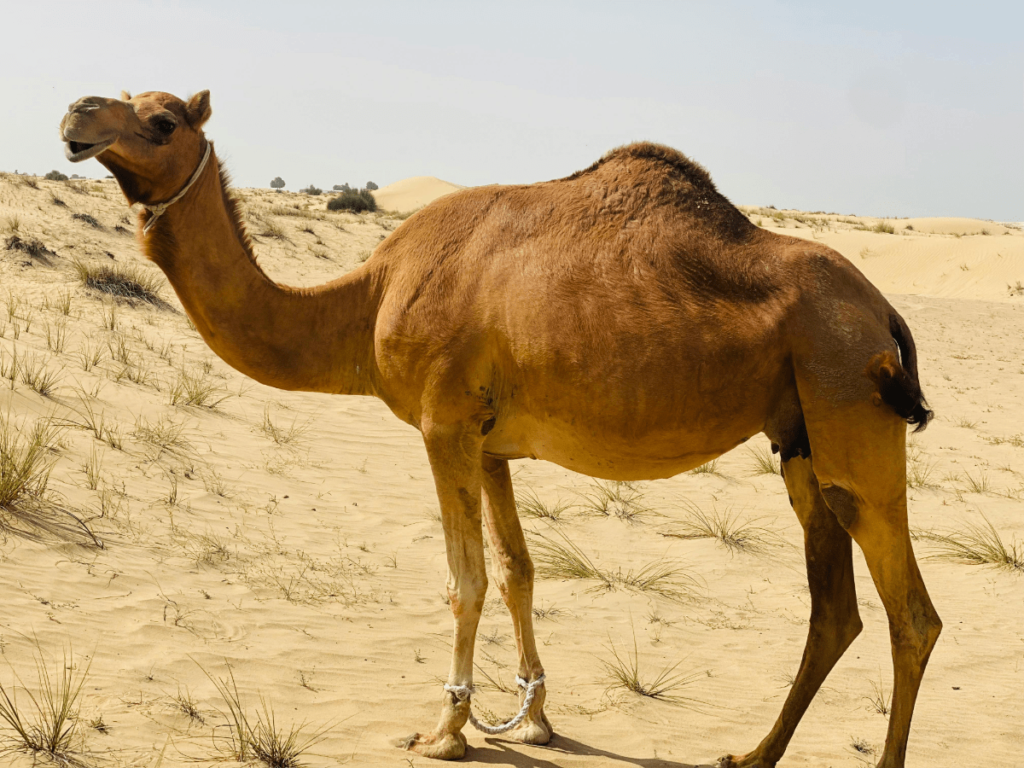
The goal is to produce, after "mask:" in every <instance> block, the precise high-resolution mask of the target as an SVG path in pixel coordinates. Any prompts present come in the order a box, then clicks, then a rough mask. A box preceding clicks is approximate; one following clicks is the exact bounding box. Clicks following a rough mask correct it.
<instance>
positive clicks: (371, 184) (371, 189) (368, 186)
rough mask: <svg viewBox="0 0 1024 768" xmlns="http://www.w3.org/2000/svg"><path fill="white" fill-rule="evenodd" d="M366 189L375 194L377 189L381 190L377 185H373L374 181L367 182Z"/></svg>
mask: <svg viewBox="0 0 1024 768" xmlns="http://www.w3.org/2000/svg"><path fill="white" fill-rule="evenodd" d="M366 188H367V189H368V190H370V191H371V192H373V190H375V189H380V187H378V186H377V185H376V184H374V183H373V182H372V181H368V182H366Z"/></svg>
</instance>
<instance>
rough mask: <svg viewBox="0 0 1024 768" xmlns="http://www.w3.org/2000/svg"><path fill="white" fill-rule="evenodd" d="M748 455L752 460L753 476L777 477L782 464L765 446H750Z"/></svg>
mask: <svg viewBox="0 0 1024 768" xmlns="http://www.w3.org/2000/svg"><path fill="white" fill-rule="evenodd" d="M750 455H751V458H753V460H754V474H755V475H777V474H779V472H780V470H781V468H782V464H781V462H780V461H779V459H778V458H776V456H775V454H774V453H772V449H771V448H769V447H768V446H765V445H758V446H751V447H750Z"/></svg>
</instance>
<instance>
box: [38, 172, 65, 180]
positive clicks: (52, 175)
mask: <svg viewBox="0 0 1024 768" xmlns="http://www.w3.org/2000/svg"><path fill="white" fill-rule="evenodd" d="M43 178H44V179H46V180H47V181H67V180H68V177H67V176H65V175H64V174H63V173H61V172H60V171H50V172H49V173H48V174H46V175H45V176H43Z"/></svg>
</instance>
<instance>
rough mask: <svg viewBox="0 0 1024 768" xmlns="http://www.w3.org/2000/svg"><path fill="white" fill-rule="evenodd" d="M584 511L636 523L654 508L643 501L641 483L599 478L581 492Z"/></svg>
mask: <svg viewBox="0 0 1024 768" xmlns="http://www.w3.org/2000/svg"><path fill="white" fill-rule="evenodd" d="M580 495H581V496H582V497H583V499H584V502H583V505H582V507H581V508H582V509H583V511H584V512H587V513H590V514H595V515H603V516H606V517H615V518H617V519H619V520H622V521H623V522H626V523H636V522H638V521H639V519H640V518H641V517H643V516H645V515H649V514H653V512H654V510H653V509H651V508H650V507H649V506H647V505H646V504H644V502H643V496H644V494H643V488H642V486H641V485H640V484H639V483H631V482H619V481H614V480H597V481H595V482H594V483H593V484H592V485H591V486H590V489H589V490H587V491H584V492H582V493H581V494H580Z"/></svg>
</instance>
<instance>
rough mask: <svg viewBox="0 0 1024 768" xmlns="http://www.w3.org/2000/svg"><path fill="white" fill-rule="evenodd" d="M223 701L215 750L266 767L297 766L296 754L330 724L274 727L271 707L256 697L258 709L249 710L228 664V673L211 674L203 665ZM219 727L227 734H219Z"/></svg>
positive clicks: (322, 735) (320, 737)
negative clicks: (309, 728)
mask: <svg viewBox="0 0 1024 768" xmlns="http://www.w3.org/2000/svg"><path fill="white" fill-rule="evenodd" d="M203 672H204V673H205V674H206V676H207V677H209V678H210V680H211V681H212V682H213V684H214V685H215V686H216V688H217V692H218V693H219V694H220V695H221V698H222V699H223V700H224V703H225V704H226V705H227V712H223V713H221V714H222V715H223V717H224V721H225V722H224V725H223V730H222V732H221V735H220V736H219V737H218V738H217V740H216V741H215V744H216V746H217V749H218V752H219V753H220V754H221V755H222V756H224V757H227V758H229V759H231V760H235V761H236V762H239V763H250V764H251V763H259V764H262V765H263V766H266V768H301V766H302V762H301V760H300V758H301V757H302V755H303V754H304V753H305V752H307V751H308V750H309V749H310V747H313V746H314V745H316V744H318V743H320V742H321V741H323V739H324V738H325V734H326V733H327V732H328V731H329V730H330V728H329V727H328V728H324V729H321V730H319V731H314V732H312V733H308V734H307V733H303V731H304V729H305V723H301V724H299V725H292V726H291V727H290V728H289V729H288V730H287V731H285V730H283V729H281V728H278V726H277V722H276V718H275V715H274V710H273V707H271V706H270V705H269V704H268V702H267V700H266V699H264V698H263V697H262V696H261V697H260V709H259V710H258V711H256V712H255V713H252V714H250V713H249V711H248V710H247V709H246V706H245V704H244V702H243V701H242V696H241V694H240V693H239V691H238V684H237V683H236V682H235V674H234V672H233V671H232V669H231V668H230V667H228V675H227V677H224V678H215V677H213V676H212V675H210V674H209V673H208V672H206V670H205V669H204V670H203ZM223 731H226V732H227V735H226V736H225V735H223Z"/></svg>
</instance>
